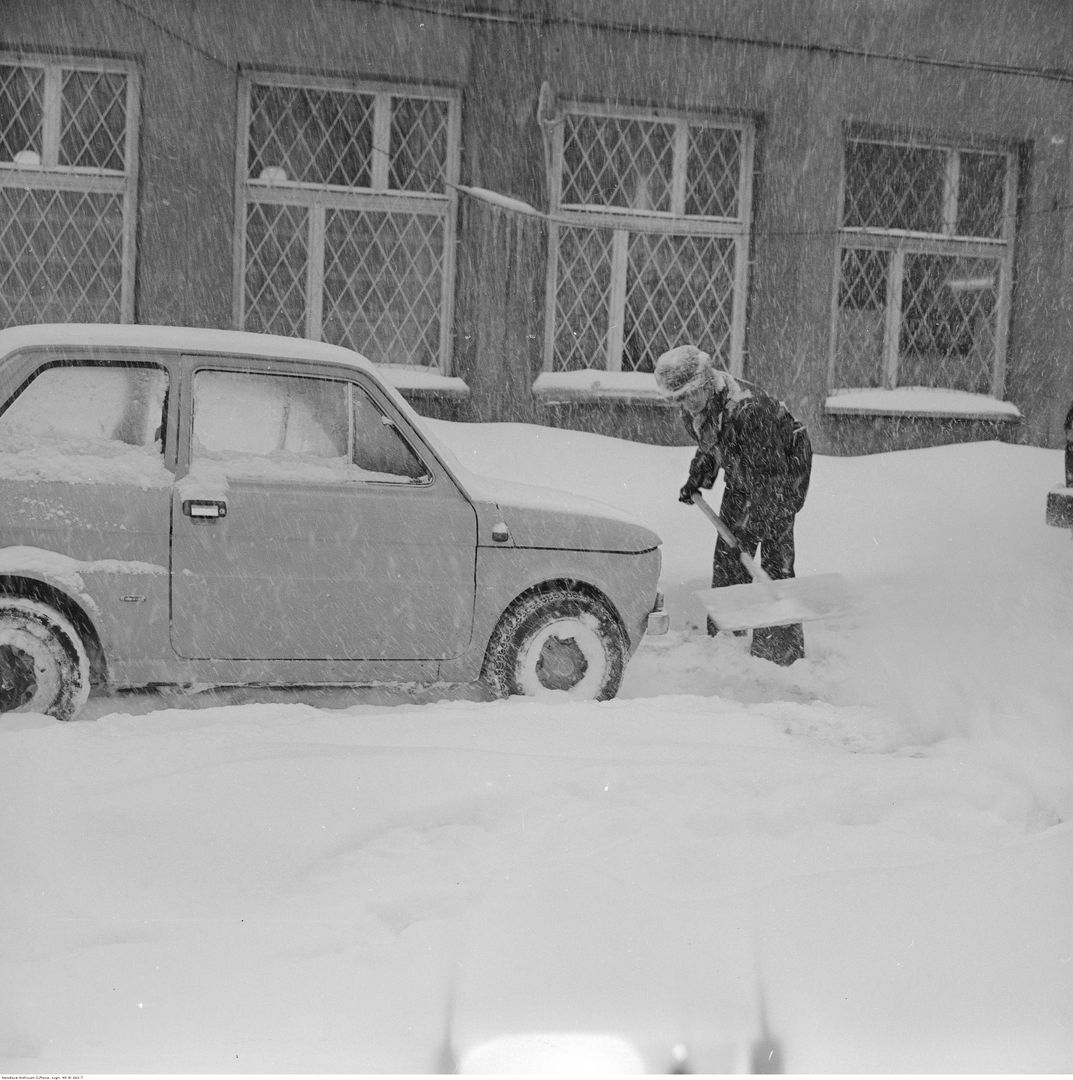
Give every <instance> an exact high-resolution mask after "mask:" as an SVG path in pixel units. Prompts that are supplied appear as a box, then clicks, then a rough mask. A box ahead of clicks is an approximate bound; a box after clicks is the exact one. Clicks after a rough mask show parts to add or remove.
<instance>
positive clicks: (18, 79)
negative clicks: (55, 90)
mask: <svg viewBox="0 0 1073 1080" xmlns="http://www.w3.org/2000/svg"><path fill="white" fill-rule="evenodd" d="M44 85H45V72H44V69H43V68H36V67H23V66H21V65H14V64H0V161H14V160H15V157H16V155H17V154H20V153H22V152H23V151H26V150H30V151H33V153H35V154H36V155H37V157H38V160H40V158H41V154H42V143H41V131H42V120H43V117H44V102H43V98H42V95H43V93H44Z"/></svg>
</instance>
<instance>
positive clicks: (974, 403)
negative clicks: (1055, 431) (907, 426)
mask: <svg viewBox="0 0 1073 1080" xmlns="http://www.w3.org/2000/svg"><path fill="white" fill-rule="evenodd" d="M823 411H824V413H825V414H826V415H827V416H915V417H934V418H936V419H948V420H990V421H992V422H994V423H1002V424H1008V423H1017V422H1018V421H1019V420H1021V411H1020V410H1019V409H1018V408H1017V406H1016V405H1014V404H1012V403H1011V402H1009V401H999V400H998V399H997V398H993V397H988V396H987V395H986V394H969V393H966V392H965V391H963V390H935V389H932V388H930V387H925V386H905V387H899V388H898V389H895V390H875V389H872V390H850V389H846V390H833V391H832V392H831V395H830V397H828V398H827V400H826V401H825V402H824V409H823Z"/></svg>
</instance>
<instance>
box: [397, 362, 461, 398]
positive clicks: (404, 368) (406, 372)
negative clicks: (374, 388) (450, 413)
mask: <svg viewBox="0 0 1073 1080" xmlns="http://www.w3.org/2000/svg"><path fill="white" fill-rule="evenodd" d="M376 370H377V372H378V374H379V375H380V376H381V377H382V378H383V379H384V381H385V382H387V383H390V384H391V385H392V386H394V387H395V389H396V390H398V391H399V393H401V394H405V395H407V396H409V395H411V394H413V395H418V396H421V397H436V398H449V399H451V400H453V401H466V400H468V398H469V386H468V385H467V384H466V382H465V380H463V379H460V378H458V377H457V376H455V375H441V374H440V373H439V372H438V371H436V370H435V369H433V368H427V367H418V366H417V365H416V364H377V365H376Z"/></svg>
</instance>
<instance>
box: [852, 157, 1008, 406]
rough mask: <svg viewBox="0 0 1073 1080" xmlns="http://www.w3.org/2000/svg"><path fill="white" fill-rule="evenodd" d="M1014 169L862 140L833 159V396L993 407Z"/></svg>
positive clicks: (1001, 350)
mask: <svg viewBox="0 0 1073 1080" xmlns="http://www.w3.org/2000/svg"><path fill="white" fill-rule="evenodd" d="M1015 190H1016V163H1015V159H1014V156H1013V154H1011V153H1009V152H1006V151H998V150H985V149H978V148H959V147H954V146H924V145H914V144H909V143H901V142H894V141H884V140H879V139H871V138H864V137H853V138H850V139H849V140H848V141H847V143H846V147H845V171H844V193H843V205H842V235H841V243H840V249H841V253H840V259H839V271H838V282H837V304H836V315H835V326H834V334H833V360H832V379H833V383H834V386H835V387H843V388H868V387H876V388H893V387H899V386H901V387H905V386H921V387H929V388H938V389H948V390H962V391H967V392H970V393H978V394H988V395H992V396H995V397H1001V396H1002V389H1003V373H1004V364H1005V341H1006V331H1007V324H1008V309H1009V294H1010V276H1011V265H1012V257H1013V199H1014V192H1015Z"/></svg>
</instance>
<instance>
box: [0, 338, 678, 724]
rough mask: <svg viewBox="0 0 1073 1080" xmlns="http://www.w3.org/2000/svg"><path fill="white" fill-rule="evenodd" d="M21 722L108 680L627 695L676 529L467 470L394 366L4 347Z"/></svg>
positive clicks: (72, 345) (5, 456) (2, 698)
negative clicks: (665, 542) (25, 714)
mask: <svg viewBox="0 0 1073 1080" xmlns="http://www.w3.org/2000/svg"><path fill="white" fill-rule="evenodd" d="M0 493H2V498H3V506H4V514H3V518H2V520H0V711H4V712H6V711H13V710H22V711H30V712H37V713H45V714H50V715H52V716H54V717H56V718H58V719H70V718H72V717H74V716H75V715H76V713H77V711H78V709H79V708H80V706H81V705H82V704H83V703H84V702H85V700H86V698H87V696H88V694H89V692H90V689H91V687H106V688H108V689H121V688H134V687H145V686H153V685H157V684H161V685H177V686H191V685H199V686H201V685H209V686H212V685H216V686H249V685H262V686H263V685H274V686H295V685H368V684H377V683H385V682H386V683H408V684H432V683H441V682H442V683H470V682H476V681H478V680H482V681H483V682H484V683H485V684H486V685H487V686H488V687H489V689H490V691H491V692H492V693H493V694H494V695H496V696H500V697H503V696H509V695H512V694H532V695H541V694H545V693H548V692H551V691H560V692H562V693H564V694H568V695H571V696H574V697H582V698H592V699H607V698H610V697H613V696H614V695H615V693H616V692H617V691H618V689H619V685H620V682H621V679H622V674H623V669H624V667H625V665H626V663H627V661H628V659H629V657H630V656H631V655H632V654H633V652H634V651H635V650H636V649H637V647H638V645H639V644H640V642H641V639H642V636H643V635H644V634H645V632H646V631H647V632H649V633H659V632H664V631H665V630H666V629H667V615H666V612H665V611H664V609H663V599H662V594H661V593H660V592H659V589H658V585H659V574H660V562H661V552H660V538H659V536H658V535H657V534H656V533H655V532H653V531H652V529H650V528H648V527H647V526H646V525H644V524H643V523H641V522H639V521H636V520H634V519H633V518H631V517H630V516H629V515H627V514H625V513H622V512H620V511H618V510H616V509H614V508H611V507H608V506H603V505H602V504H599V503H596V502H592V501H590V500H585V499H582V498H580V497H578V496H575V495H573V494H570V493H567V492H557V491H552V490H550V489H543V488H537V487H532V486H525V485H521V484H513V483H507V482H498V481H493V480H490V479H487V478H483V477H480V476H477V475H475V474H473V473H472V472H470V471H469V470H467V469H465V468H464V467H463V466H462V465H461V464H459V462H458V461H457V460H456V459H455V458H454V456H453V455H452V454H451V453H450V451H449V450H448V449H446V448H445V447H444V446H443V445H441V443H440V441H439V440H438V439H437V437H436V435H435V433H434V432H433V431H431V430H430V425H428V424H427V423H425V422H423V421H422V420H421V418H420V417H419V416H418V415H417V414H416V413H415V412H414V410H413V409H412V408H411V407H410V406H409V405H408V404H407V402H406V401H405V400H404V399H403V398H402V396H401V395H400V394H399V393H398V391H397V390H396V389H394V388H393V387H392V386H391V385H389V382H388V381H387V380H386V379H385V378H384V377H383V375H382V372H381V371H379V370H378V369H377V368H376V366H375V365H374V364H372V363H371V362H370V361H368V360H367V359H365V358H364V357H362V356H360V355H358V354H357V353H354V352H351V351H350V350H348V349H343V348H339V347H336V346H333V345H328V344H324V343H319V342H313V341H307V340H303V339H297V338H283V337H273V336H269V335H262V334H254V333H247V332H241V331H227V330H210V329H194V328H179V327H150V326H140V325H99V324H91V325H74V324H64V325H35V326H22V327H11V328H8V329H4V330H0Z"/></svg>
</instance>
